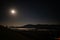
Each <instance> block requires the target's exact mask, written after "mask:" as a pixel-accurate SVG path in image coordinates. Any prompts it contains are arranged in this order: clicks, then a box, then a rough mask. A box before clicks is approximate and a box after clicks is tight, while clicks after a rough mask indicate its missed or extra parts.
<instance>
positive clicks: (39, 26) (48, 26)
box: [11, 24, 60, 29]
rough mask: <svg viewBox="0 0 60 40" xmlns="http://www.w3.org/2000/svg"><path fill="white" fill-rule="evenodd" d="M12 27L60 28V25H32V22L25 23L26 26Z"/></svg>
mask: <svg viewBox="0 0 60 40" xmlns="http://www.w3.org/2000/svg"><path fill="white" fill-rule="evenodd" d="M11 28H38V29H60V25H41V24H37V25H32V24H28V25H24V26H17V27H11Z"/></svg>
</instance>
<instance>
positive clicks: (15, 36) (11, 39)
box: [0, 24, 60, 40]
mask: <svg viewBox="0 0 60 40" xmlns="http://www.w3.org/2000/svg"><path fill="white" fill-rule="evenodd" d="M27 27H28V28H31V27H33V28H37V29H41V27H42V28H44V29H45V28H50V29H51V28H54V29H56V30H57V31H30V30H29V31H24V30H12V29H10V28H8V26H3V25H0V40H56V38H58V37H59V36H60V30H58V29H60V26H59V25H51V26H50V25H48V27H47V25H31V24H29V25H25V26H23V27H22V28H27ZM57 27H58V28H57Z"/></svg>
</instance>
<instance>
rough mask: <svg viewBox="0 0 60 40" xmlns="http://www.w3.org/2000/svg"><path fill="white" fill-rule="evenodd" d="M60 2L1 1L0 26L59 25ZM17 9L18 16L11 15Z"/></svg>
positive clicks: (46, 0) (36, 0) (32, 0)
mask: <svg viewBox="0 0 60 40" xmlns="http://www.w3.org/2000/svg"><path fill="white" fill-rule="evenodd" d="M58 5H59V1H56V0H54V1H51V0H50V1H48V0H45V1H44V0H39V1H38V0H30V1H29V0H28V1H27V0H10V1H7V0H2V1H0V24H5V25H24V24H59V22H60V14H59V13H60V12H59V6H58ZM11 9H15V10H16V11H17V12H16V14H17V15H16V16H12V15H10V12H9V11H10V10H11Z"/></svg>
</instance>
